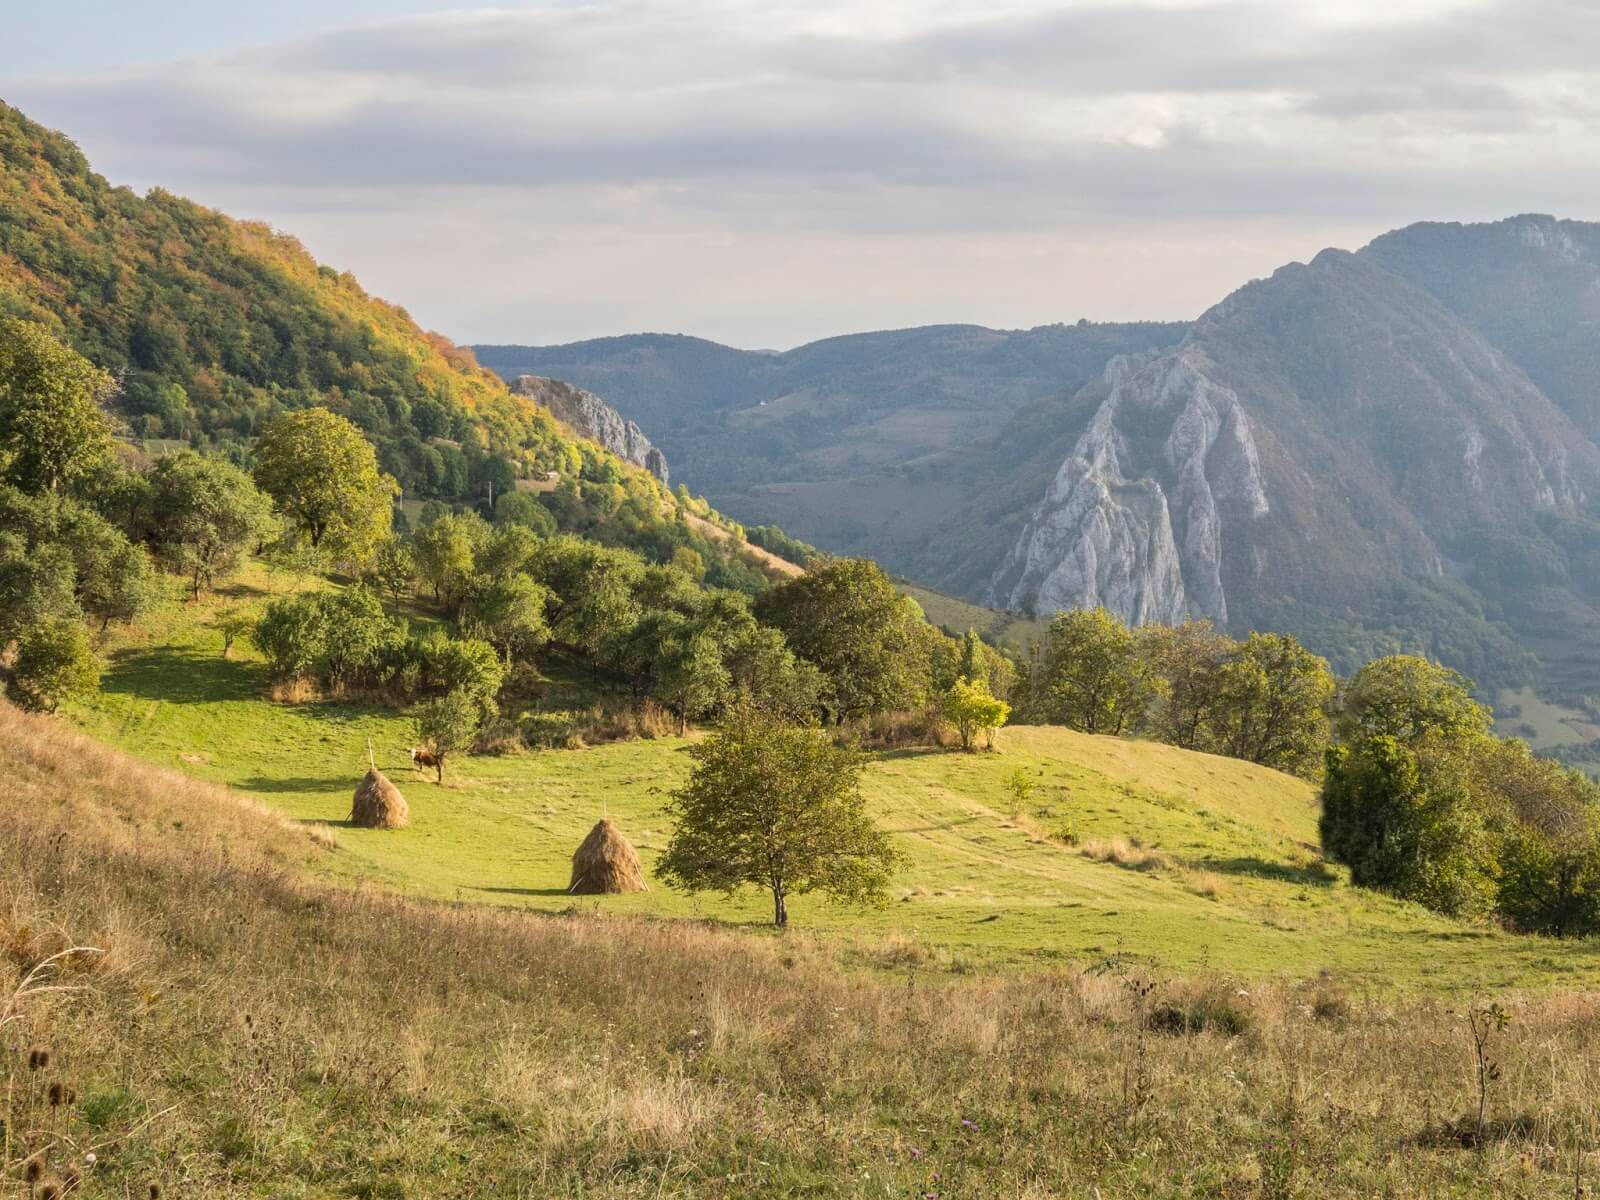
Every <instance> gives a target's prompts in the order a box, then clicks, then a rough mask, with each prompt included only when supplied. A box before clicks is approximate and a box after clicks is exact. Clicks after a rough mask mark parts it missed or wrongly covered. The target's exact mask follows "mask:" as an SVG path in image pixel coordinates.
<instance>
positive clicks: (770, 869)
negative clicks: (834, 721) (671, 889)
mask: <svg viewBox="0 0 1600 1200" xmlns="http://www.w3.org/2000/svg"><path fill="white" fill-rule="evenodd" d="M689 755H690V757H691V758H692V759H693V762H694V766H693V768H692V769H691V770H690V773H689V778H688V780H687V782H686V783H685V784H684V785H683V787H681V788H680V789H679V790H678V791H676V792H675V793H673V797H672V801H671V804H670V805H669V812H670V814H671V816H672V818H673V820H674V822H675V824H674V827H673V831H672V839H671V841H670V843H669V844H668V846H667V850H666V853H665V854H664V855H663V856H662V858H661V862H660V865H659V866H658V868H657V873H658V874H659V875H660V876H661V877H662V878H663V879H665V880H667V881H668V882H669V883H671V884H673V885H674V886H677V887H680V888H684V889H686V890H689V891H721V892H726V893H729V894H730V895H731V894H732V893H734V892H736V891H737V890H738V889H739V888H741V887H743V886H745V885H747V884H751V885H754V886H756V887H761V888H765V889H766V890H767V891H768V892H769V893H770V894H771V896H772V910H773V915H772V919H773V924H775V925H777V926H779V927H780V928H781V927H783V926H786V925H787V924H788V922H789V910H788V899H789V897H790V896H796V895H802V894H805V893H808V892H823V893H826V894H827V895H830V896H832V897H833V898H834V899H836V900H840V901H843V902H846V903H853V904H872V903H880V902H882V900H883V899H884V898H885V895H886V892H887V888H888V884H889V878H890V875H891V873H892V871H893V870H894V868H895V866H896V864H897V862H898V855H897V854H896V852H895V850H894V849H893V847H892V846H891V845H890V842H889V838H888V835H887V834H885V833H884V832H883V831H882V830H881V829H879V828H878V827H877V826H876V825H874V824H873V823H872V821H871V819H870V818H869V817H868V816H867V813H866V805H865V801H864V800H863V799H862V796H861V792H860V788H859V781H860V777H861V771H862V759H861V755H860V753H859V752H858V751H856V750H853V749H850V748H849V747H844V746H838V745H835V744H834V742H833V740H832V739H831V738H830V737H829V736H828V735H827V734H826V733H825V732H823V731H822V730H820V729H816V728H812V727H807V726H802V725H795V724H792V723H790V722H789V721H786V720H785V719H784V718H782V717H781V716H778V715H776V714H773V713H771V712H767V711H764V710H762V709H761V708H759V707H757V706H755V705H751V704H741V705H738V706H736V707H735V708H734V709H733V710H732V711H731V712H729V713H728V715H727V716H726V717H725V718H724V720H723V723H722V727H721V728H720V729H719V730H718V731H717V732H716V733H715V734H713V735H712V736H711V737H708V738H706V739H705V740H704V741H702V742H699V743H697V744H695V745H693V746H691V747H690V748H689Z"/></svg>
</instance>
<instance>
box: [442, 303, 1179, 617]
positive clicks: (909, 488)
mask: <svg viewBox="0 0 1600 1200" xmlns="http://www.w3.org/2000/svg"><path fill="white" fill-rule="evenodd" d="M1184 328H1185V327H1184V326H1182V325H1177V324H1160V323H1151V324H1133V325H1090V324H1087V323H1084V324H1081V325H1074V326H1060V325H1052V326H1043V327H1040V328H1038V329H1030V330H1013V331H1000V330H993V329H984V328H981V327H979V326H975V325H937V326H929V327H926V328H921V329H904V330H890V331H884V332H879V333H864V334H854V335H851V336H848V337H838V338H829V339H827V340H825V341H821V342H814V343H811V344H810V345H806V346H801V347H799V348H798V349H794V350H790V351H787V352H785V353H782V354H770V353H758V352H754V351H742V350H733V349H731V348H729V347H726V346H719V345H717V344H716V343H713V342H707V341H703V340H701V339H698V338H688V337H680V336H672V335H659V334H642V335H638V336H633V337H621V338H603V339H598V340H595V341H591V342H579V343H576V344H573V345H570V346H550V347H526V346H478V347H475V348H474V350H475V353H476V354H477V355H478V356H479V359H480V361H481V362H483V363H484V365H485V366H488V367H491V368H493V369H494V370H496V371H498V372H499V373H501V374H502V375H504V376H506V377H507V378H514V377H515V376H516V375H518V374H522V373H527V372H531V373H534V374H540V375H555V376H557V377H559V378H562V379H565V380H568V381H570V382H572V383H575V384H578V385H579V386H581V387H585V388H588V389H590V390H592V391H594V392H596V393H598V394H599V395H600V396H602V397H604V398H605V399H606V400H607V401H609V402H610V403H612V404H614V405H616V406H617V408H618V409H619V410H620V411H621V412H622V414H623V415H624V416H626V417H628V418H630V419H632V420H635V421H637V422H638V423H639V425H640V427H641V428H642V429H643V430H644V432H645V433H646V434H648V435H649V437H650V438H651V439H653V440H654V441H655V442H656V444H658V445H659V446H660V447H661V448H662V450H663V451H664V452H665V454H666V456H667V458H668V460H669V461H671V462H672V463H673V465H674V470H675V471H676V472H677V475H676V478H678V479H681V480H683V481H684V482H686V483H687V484H688V485H689V486H690V487H691V488H693V489H694V490H695V491H697V492H702V491H703V492H704V493H705V494H706V495H707V497H708V498H709V499H710V500H711V502H712V503H713V504H715V505H717V506H718V507H719V508H721V509H723V510H724V511H737V512H739V513H741V514H742V518H741V519H742V520H744V522H745V523H746V524H762V523H770V524H777V525H781V526H782V527H783V528H784V529H785V530H787V531H788V532H789V533H791V534H793V535H795V536H796V537H800V538H802V539H804V540H806V541H808V542H812V543H814V544H816V545H819V546H820V547H821V548H823V549H825V550H828V551H830V552H832V553H838V554H864V555H868V556H870V557H872V558H875V559H877V560H878V561H880V562H882V563H883V564H884V565H885V566H886V567H888V568H889V569H891V570H893V571H895V572H897V573H899V574H902V575H905V576H906V577H908V578H912V579H917V580H919V581H922V582H926V583H929V584H930V585H932V586H935V587H939V588H942V589H944V590H946V591H952V592H956V593H958V594H965V595H969V596H971V595H976V594H977V593H979V592H981V591H982V589H983V587H984V585H985V584H986V583H987V582H988V578H989V575H990V574H991V573H992V571H993V570H994V567H995V565H996V561H997V558H998V556H999V555H1001V554H1003V553H1004V550H1005V546H1004V545H1001V544H998V542H997V539H996V537H995V531H996V530H997V529H1000V530H1008V529H1015V528H1018V527H1020V526H1021V524H1022V522H1023V521H1024V520H1025V519H1026V513H1027V510H1028V509H1029V508H1030V507H1031V506H1032V505H1033V504H1034V503H1035V501H1036V500H1037V499H1038V494H1039V491H1040V490H1041V489H1042V488H1043V487H1044V485H1045V483H1046V482H1047V480H1048V479H1049V477H1050V474H1051V473H1052V472H1053V471H1054V469H1055V467H1056V466H1057V465H1058V464H1059V462H1060V460H1061V457H1062V456H1063V455H1064V454H1065V453H1066V451H1067V450H1068V449H1069V448H1070V439H1068V440H1067V441H1065V442H1063V440H1062V439H1063V438H1064V437H1066V436H1067V435H1066V433H1065V431H1064V430H1063V428H1062V424H1061V421H1060V418H1059V415H1058V410H1059V409H1060V407H1061V405H1062V402H1063V399H1064V398H1065V397H1068V396H1070V395H1071V394H1072V393H1073V392H1074V391H1076V390H1077V388H1078V387H1079V386H1081V385H1082V384H1083V383H1085V382H1087V381H1088V380H1090V379H1092V378H1094V377H1095V376H1097V375H1098V374H1099V373H1100V371H1101V369H1102V368H1103V367H1104V365H1105V363H1106V360H1107V359H1108V358H1110V357H1112V356H1113V355H1116V354H1127V353H1137V352H1141V351H1145V350H1151V349H1158V348H1162V347H1165V346H1169V345H1171V344H1173V343H1174V342H1176V341H1177V340H1178V339H1179V338H1181V337H1182V335H1183V331H1184Z"/></svg>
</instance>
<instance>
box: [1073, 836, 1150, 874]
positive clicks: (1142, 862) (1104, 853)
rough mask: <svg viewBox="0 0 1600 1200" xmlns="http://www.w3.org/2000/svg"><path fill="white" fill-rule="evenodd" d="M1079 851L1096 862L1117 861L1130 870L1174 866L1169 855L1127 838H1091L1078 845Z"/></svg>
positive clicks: (1119, 864) (1117, 863)
mask: <svg viewBox="0 0 1600 1200" xmlns="http://www.w3.org/2000/svg"><path fill="white" fill-rule="evenodd" d="M1078 853H1079V854H1081V855H1083V856H1084V857H1085V858H1088V859H1093V860H1094V861H1095V862H1103V863H1115V864H1116V865H1117V866H1119V867H1127V868H1128V869H1129V870H1130V871H1166V870H1170V869H1171V867H1172V859H1171V857H1169V856H1168V855H1166V854H1163V853H1162V852H1161V851H1160V850H1156V849H1153V848H1151V847H1149V846H1141V845H1139V843H1138V842H1137V841H1132V842H1130V841H1129V840H1128V839H1127V838H1119V837H1118V838H1090V839H1089V840H1088V841H1086V842H1084V843H1083V845H1082V846H1080V847H1078Z"/></svg>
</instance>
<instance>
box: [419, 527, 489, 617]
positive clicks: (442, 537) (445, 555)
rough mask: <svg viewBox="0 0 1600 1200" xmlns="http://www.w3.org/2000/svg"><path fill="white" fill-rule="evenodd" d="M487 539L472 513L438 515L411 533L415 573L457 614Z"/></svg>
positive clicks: (487, 530) (441, 601) (484, 529)
mask: <svg viewBox="0 0 1600 1200" xmlns="http://www.w3.org/2000/svg"><path fill="white" fill-rule="evenodd" d="M488 540H489V526H488V524H487V523H486V522H485V521H484V520H483V518H482V517H479V516H478V515H476V514H475V513H468V514H466V515H464V516H459V517H458V516H443V517H440V518H439V519H438V520H436V521H433V522H431V523H429V524H427V525H424V526H423V527H422V528H421V529H419V530H417V532H416V533H414V534H412V536H411V550H412V553H413V554H414V555H415V556H416V560H417V573H418V575H420V576H421V577H422V579H423V581H424V582H425V583H426V584H427V585H428V587H429V588H430V589H431V590H432V591H433V598H434V599H435V600H437V601H438V602H439V603H440V604H443V605H444V606H445V607H446V608H447V609H449V610H450V612H451V613H452V614H455V615H459V614H460V611H461V605H462V603H463V602H464V601H465V600H466V597H467V592H468V591H469V590H470V588H471V587H472V579H473V575H474V573H475V570H476V566H477V556H478V552H479V550H480V549H482V547H483V546H484V545H485V544H486V543H487V542H488Z"/></svg>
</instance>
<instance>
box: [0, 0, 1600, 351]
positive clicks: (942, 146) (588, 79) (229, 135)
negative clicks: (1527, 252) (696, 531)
mask: <svg viewBox="0 0 1600 1200" xmlns="http://www.w3.org/2000/svg"><path fill="white" fill-rule="evenodd" d="M129 7H133V8H137V7H139V6H129ZM157 7H158V8H159V7H160V6H159V5H157ZM322 7H323V9H324V10H325V11H324V12H323V15H322V20H323V21H324V22H325V23H326V25H327V26H328V27H326V28H321V29H318V28H315V27H314V23H313V24H312V25H311V26H307V25H306V21H308V20H310V18H308V17H305V16H304V14H303V13H299V10H298V9H297V14H298V15H297V20H299V24H298V25H297V26H296V30H297V31H296V32H294V33H293V34H292V35H290V36H286V37H284V38H283V39H282V40H279V41H276V42H273V41H270V40H268V41H266V42H262V41H261V40H260V38H261V31H260V30H258V29H254V28H252V29H250V30H249V31H248V32H246V31H243V30H241V31H238V32H237V33H234V34H232V35H231V36H235V37H237V38H238V44H237V45H228V44H226V43H227V40H228V36H230V35H229V34H228V32H227V31H221V32H219V33H217V35H216V36H215V37H214V38H213V39H212V42H211V43H210V44H205V45H204V46H203V48H202V49H199V50H196V48H195V46H194V44H193V43H194V41H195V38H194V36H193V35H191V36H190V38H189V39H188V40H187V41H186V52H185V53H184V54H183V55H182V56H181V57H178V58H175V59H173V60H171V61H163V60H162V58H161V55H160V51H159V46H157V47H154V48H145V49H144V50H143V52H142V53H139V54H134V53H132V51H131V50H130V52H129V57H128V60H127V63H126V64H125V63H123V62H119V61H116V60H115V58H114V56H112V57H111V58H107V57H106V53H105V51H104V50H102V52H101V57H102V61H101V62H100V63H97V64H96V65H95V67H94V69H92V70H91V69H78V68H74V67H70V66H67V65H64V64H63V62H61V61H58V60H56V59H52V58H46V59H45V60H44V61H45V63H46V65H45V68H44V69H33V70H30V69H29V64H27V63H22V64H11V65H10V67H9V70H8V75H9V78H10V82H9V84H8V85H7V86H6V87H5V88H4V90H3V91H0V95H3V96H4V98H5V99H7V100H9V101H11V102H13V103H16V104H19V105H21V106H22V107H23V108H24V109H25V110H26V111H28V112H29V113H30V115H33V116H34V117H36V118H37V119H39V120H42V121H44V122H45V123H47V124H50V125H52V126H55V127H57V128H61V129H63V130H65V131H66V132H68V133H69V134H70V135H72V136H73V137H74V138H75V139H76V140H77V141H78V142H79V143H80V145H82V146H83V147H84V149H85V150H86V152H88V153H89V155H90V157H91V158H92V160H93V161H94V162H95V163H96V165H97V166H98V168H99V169H100V170H101V171H102V172H104V173H105V174H106V175H108V176H109V177H110V178H111V179H112V180H113V181H115V182H125V183H129V184H131V185H133V186H135V187H138V188H141V189H142V188H145V187H148V186H151V185H155V184H160V185H162V186H165V187H168V188H171V189H172V190H174V191H179V192H183V193H185V194H187V195H190V196H193V197H194V198H196V199H198V200H201V201H203V202H206V203H211V204H215V205H217V206H218V207H221V208H224V209H226V210H227V211H229V212H232V213H234V214H235V215H239V216H250V217H259V218H264V219H266V220H269V221H271V222H273V223H274V224H276V225H279V226H281V227H283V228H285V229H288V230H289V231H291V232H294V233H297V234H299V235H300V236H301V237H302V239H303V240H304V241H306V243H307V244H308V245H309V246H310V247H311V249H312V250H313V251H314V252H315V253H317V254H318V256H319V257H321V258H323V259H325V260H327V261H330V262H332V263H334V264H335V265H336V266H339V267H341V268H345V267H348V268H350V269H352V270H354V271H355V272H356V273H357V275H359V276H360V277H361V278H362V279H363V280H365V281H366V282H367V283H368V285H369V287H371V288H372V289H373V290H375V291H377V292H379V293H380V294H383V295H385V296H386V297H388V298H390V299H393V300H395V301H397V302H400V303H403V304H405V305H406V306H407V307H408V308H409V309H410V310H411V311H412V313H413V314H414V315H416V316H417V317H418V318H419V319H421V320H423V321H424V322H426V323H428V324H430V325H432V326H435V327H437V328H440V329H442V330H443V331H445V332H446V333H448V334H450V335H451V336H453V337H455V338H457V339H458V340H462V341H528V342H548V341H561V340H569V339H573V338H578V337H587V336H597V335H602V334H609V333H619V332H628V331H634V330H640V329H656V330H671V331H682V332H692V333H699V334H702V335H705V336H710V337H715V338H718V339H720V340H726V341H731V342H734V343H736V344H742V345H774V346H787V345H793V344H796V343H798V342H801V341H804V340H808V339H810V338H814V337H820V336H826V335H828V334H832V333H838V332H845V331H849V330H854V329H863V328H881V327H888V326H896V325H908V324H917V323H923V322H930V321H957V320H959V321H977V322H981V323H984V324H990V325H996V326H1027V325H1033V324H1040V323H1045V322H1049V321H1058V320H1066V321H1071V320H1076V319H1077V318H1078V317H1080V316H1090V317H1093V318H1103V319H1112V318H1117V319H1121V318H1130V317H1137V316H1150V317H1182V316H1191V315H1193V314H1195V313H1196V312H1198V311H1200V310H1201V309H1203V308H1204V307H1206V306H1207V305H1209V304H1211V303H1212V302H1214V301H1215V300H1217V299H1219V298H1220V297H1221V296H1222V295H1223V294H1225V293H1226V292H1228V291H1230V290H1232V289H1233V288H1234V287H1236V286H1237V285H1239V284H1240V283H1242V282H1244V281H1245V280H1246V279H1248V278H1250V277H1252V276H1255V275H1260V274H1264V273H1266V272H1267V271H1269V270H1271V269H1272V268H1273V267H1274V266H1276V265H1278V264H1280V263H1281V262H1283V261H1286V260H1289V259H1306V258H1309V257H1311V256H1312V255H1313V254H1314V253H1315V252H1316V251H1317V250H1318V249H1320V248H1321V247H1323V246H1324V245H1330V244H1332V245H1347V246H1354V245H1358V244H1360V243H1361V242H1363V241H1365V240H1367V239H1368V238H1369V237H1371V236H1373V235H1374V234H1376V233H1379V232H1381V231H1382V230H1384V229H1387V228H1390V227H1392V226H1395V225H1400V224H1405V223H1408V222H1410V221H1413V220H1422V219H1437V220H1478V219H1493V218H1496V217H1500V216H1508V215H1511V214H1513V213H1517V212H1526V211H1554V212H1556V213H1558V214H1560V215H1565V216H1574V217H1600V207H1597V202H1596V201H1595V200H1594V199H1593V197H1594V196H1595V195H1596V194H1597V189H1596V184H1597V182H1600V165H1597V164H1600V74H1597V72H1600V67H1597V66H1596V58H1597V55H1596V51H1597V50H1600V5H1597V4H1594V3H1591V2H1590V0H1472V2H1452V3H1447V2H1437V0H1382V2H1379V0H1361V2H1356V0H1345V2H1343V3H1338V2H1332V3H1314V2H1306V3H1300V2H1292V0H1275V2H1274V0H1263V2H1253V0H1213V2H1210V3H1192V2H1191V3H1182V2H1168V3H1067V4H1061V3H1056V4H1048V5H1046V4H1037V3H1026V2H1022V0H1012V2H1010V3H994V2H990V3H968V2H965V0H952V2H946V3H937V2H933V3H929V2H923V3H913V2H905V3H896V2H879V3H851V4H846V5H837V6H835V5H830V4H827V3H815V4H793V5H789V4H753V3H735V2H730V0H668V2H665V3H607V2H601V3H593V4H583V5H572V4H553V5H538V6H527V7H519V8H515V9H496V10H472V11H464V10H458V11H442V12H432V13H423V14H420V15H406V16H399V17H395V18H393V19H387V20H385V19H382V18H375V17H374V14H373V5H372V4H371V3H362V4H361V5H359V7H358V8H357V7H351V8H349V10H348V11H347V13H346V14H345V15H344V19H345V20H348V21H350V22H352V23H351V24H350V25H349V26H348V27H345V28H339V27H338V26H339V25H340V24H341V23H342V22H341V9H342V6H341V4H340V2H339V0H329V2H328V3H327V4H326V5H324V6H322ZM407 7H409V8H415V7H416V5H415V4H408V6H407ZM138 15H139V16H140V17H141V24H142V25H144V26H145V27H146V28H148V26H149V24H150V22H151V21H152V19H153V18H152V15H151V14H150V13H149V12H148V11H146V12H144V13H142V14H138ZM19 19H20V20H21V21H22V22H23V23H24V24H26V22H27V20H28V18H26V17H22V18H19ZM106 19H107V20H113V21H114V20H117V19H119V18H118V16H117V14H116V13H115V12H107V14H106ZM121 19H129V18H127V17H123V18H121ZM131 36H132V35H131V34H130V37H131ZM219 41H220V42H221V43H222V44H217V43H218V42H219ZM131 64H136V65H131Z"/></svg>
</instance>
